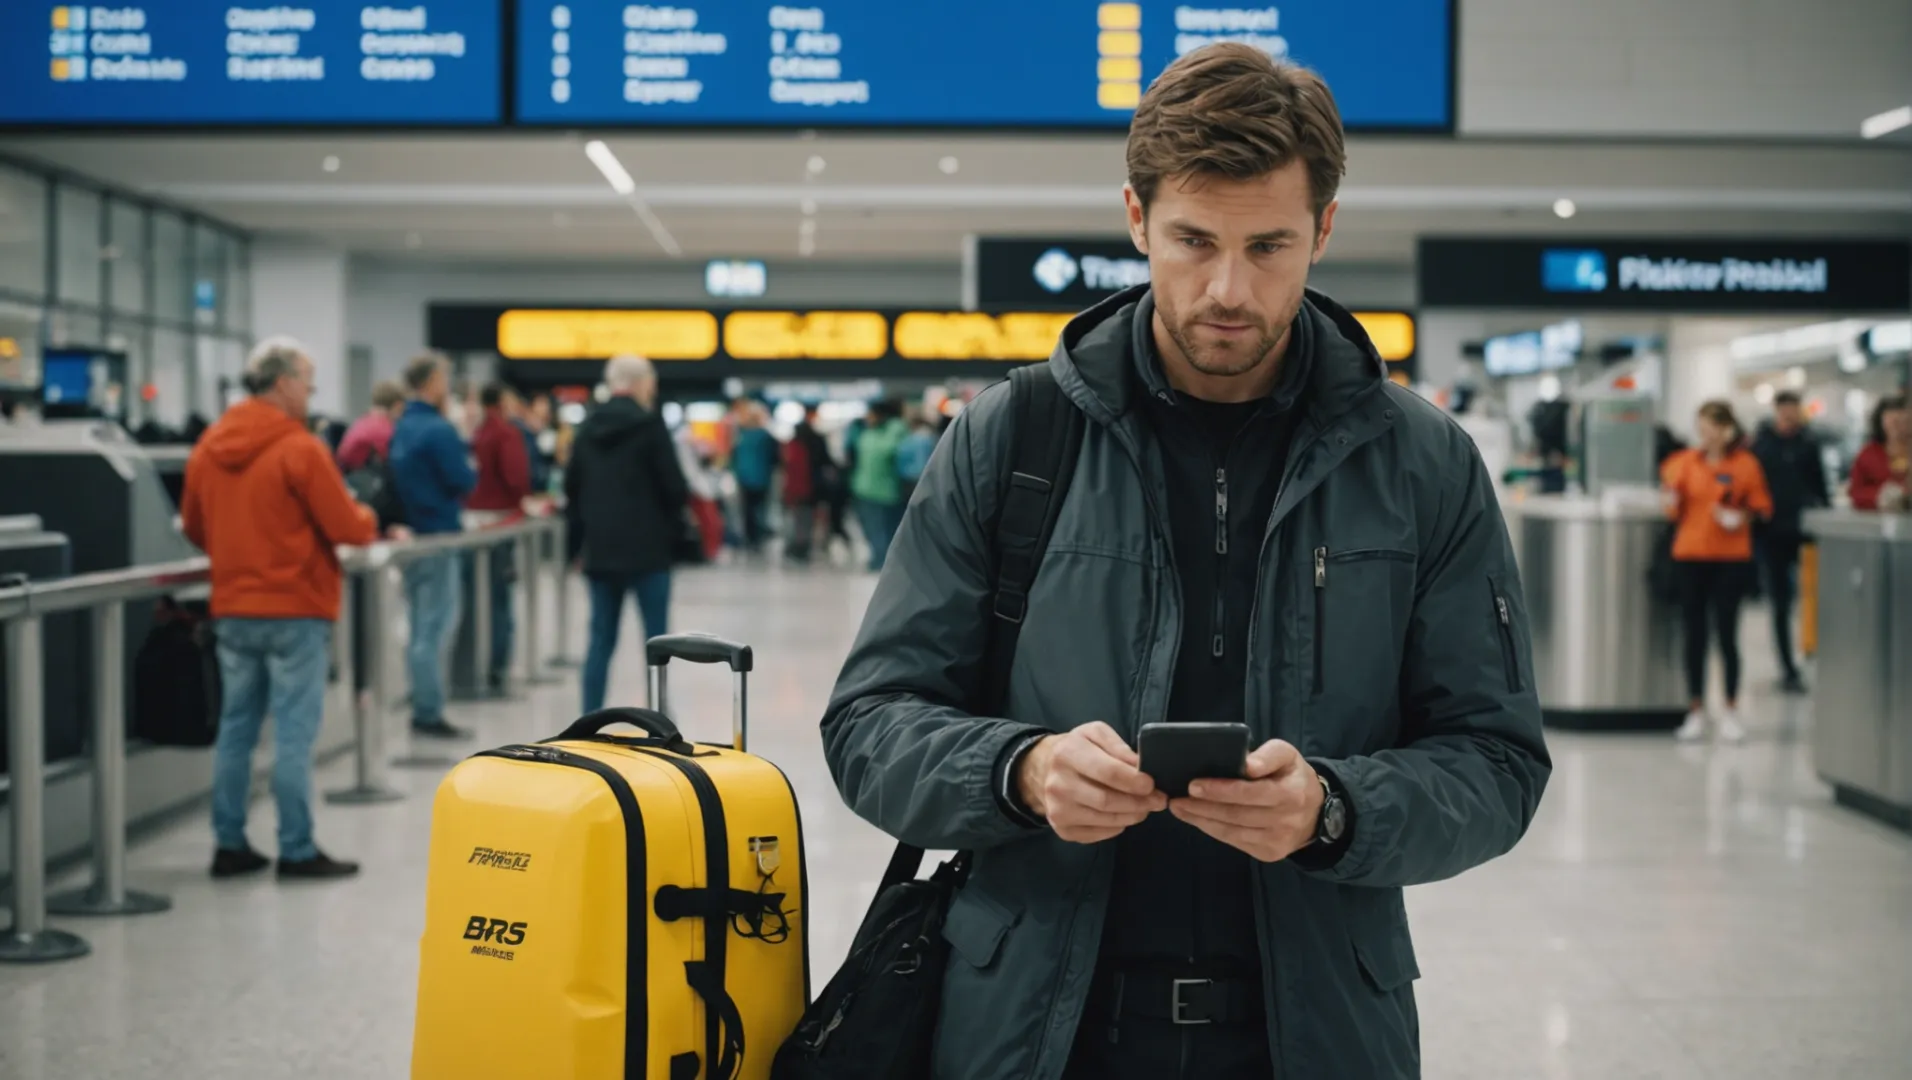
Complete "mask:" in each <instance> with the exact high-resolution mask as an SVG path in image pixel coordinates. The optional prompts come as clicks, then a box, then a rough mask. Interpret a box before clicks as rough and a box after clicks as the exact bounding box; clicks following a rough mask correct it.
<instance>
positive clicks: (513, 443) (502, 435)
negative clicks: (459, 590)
mask: <svg viewBox="0 0 1912 1080" xmlns="http://www.w3.org/2000/svg"><path fill="white" fill-rule="evenodd" d="M516 400H517V395H515V394H513V393H512V392H511V390H510V388H509V387H507V386H505V385H504V384H503V383H496V382H494V383H487V384H486V385H485V388H484V389H483V390H481V391H479V394H478V403H479V405H480V406H481V407H482V408H483V409H484V419H483V420H481V421H479V423H478V430H476V431H474V432H472V436H471V455H472V457H473V458H474V459H475V460H476V461H477V463H478V486H477V487H476V488H474V489H473V490H472V493H471V499H470V500H469V501H468V502H467V503H466V504H465V506H466V509H468V510H470V511H472V512H473V517H474V518H476V519H478V520H479V521H480V523H481V524H492V523H497V522H503V521H509V520H511V519H512V518H515V517H519V516H522V515H523V513H524V501H525V499H526V498H527V497H528V496H529V495H530V494H531V459H530V456H529V455H528V454H527V453H526V450H525V438H524V433H523V432H521V431H520V430H519V429H518V426H517V424H516V423H515V422H514V421H513V420H512V412H513V409H512V405H513V403H514V402H516ZM516 551H517V545H516V544H513V543H510V542H507V543H503V544H499V545H497V546H496V547H494V548H492V549H491V560H490V579H491V590H490V591H491V641H490V643H489V646H488V648H489V653H490V656H489V661H490V663H489V666H488V667H487V668H486V679H485V681H486V683H487V685H489V686H490V687H491V690H492V692H493V693H503V692H504V689H505V675H506V673H507V672H508V671H510V669H511V638H512V631H513V626H512V611H511V586H512V584H513V583H514V582H516V581H517V580H518V573H517V566H516V565H515V564H514V562H513V559H514V558H515V557H516ZM473 565H474V564H473V562H472V561H471V560H465V561H464V576H465V578H466V580H467V581H469V580H470V578H471V568H472V566H473Z"/></svg>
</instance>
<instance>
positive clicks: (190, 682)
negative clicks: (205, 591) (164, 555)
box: [132, 596, 221, 746]
mask: <svg viewBox="0 0 1912 1080" xmlns="http://www.w3.org/2000/svg"><path fill="white" fill-rule="evenodd" d="M220 703H221V697H220V678H219V654H218V645H217V643H216V640H215V636H214V633H213V620H212V616H211V614H210V613H209V611H208V609H207V606H206V604H205V602H204V601H188V602H186V603H180V602H178V601H176V600H174V599H173V598H172V597H170V596H167V597H161V598H160V601H159V608H158V610H157V611H156V612H155V613H154V615H153V629H152V630H151V631H150V632H149V633H148V634H147V635H146V640H145V641H143V642H141V643H140V647H139V652H138V653H136V654H134V656H133V723H132V731H133V735H134V736H135V737H136V738H141V739H145V740H146V741H147V742H150V743H153V744H155V745H157V746H211V745H212V744H213V743H215V742H217V741H219V710H220Z"/></svg>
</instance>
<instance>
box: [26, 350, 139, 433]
mask: <svg viewBox="0 0 1912 1080" xmlns="http://www.w3.org/2000/svg"><path fill="white" fill-rule="evenodd" d="M40 411H41V414H42V415H44V416H46V417H47V418H48V419H58V418H89V417H98V418H102V419H107V420H118V421H124V420H125V419H126V356H125V354H124V353H116V352H107V351H105V350H101V349H48V350H46V352H45V353H43V354H41V357H40Z"/></svg>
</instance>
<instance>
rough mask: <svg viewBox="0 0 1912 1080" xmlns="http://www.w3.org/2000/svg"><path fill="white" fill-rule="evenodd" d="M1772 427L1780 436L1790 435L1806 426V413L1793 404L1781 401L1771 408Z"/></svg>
mask: <svg viewBox="0 0 1912 1080" xmlns="http://www.w3.org/2000/svg"><path fill="white" fill-rule="evenodd" d="M1773 426H1774V427H1776V428H1778V429H1779V433H1780V434H1781V435H1791V434H1793V433H1794V432H1796V431H1798V430H1799V429H1801V428H1803V427H1805V426H1806V411H1805V410H1804V409H1802V408H1800V406H1799V405H1798V404H1797V403H1795V402H1790V401H1782V402H1780V403H1779V404H1778V405H1775V406H1773Z"/></svg>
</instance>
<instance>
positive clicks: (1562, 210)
mask: <svg viewBox="0 0 1912 1080" xmlns="http://www.w3.org/2000/svg"><path fill="white" fill-rule="evenodd" d="M1553 210H1554V216H1555V217H1557V218H1560V219H1562V220H1565V219H1567V218H1570V217H1572V216H1574V215H1575V214H1577V213H1579V212H1580V208H1579V207H1577V206H1575V205H1574V204H1573V200H1572V199H1555V200H1554V207H1553Z"/></svg>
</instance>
